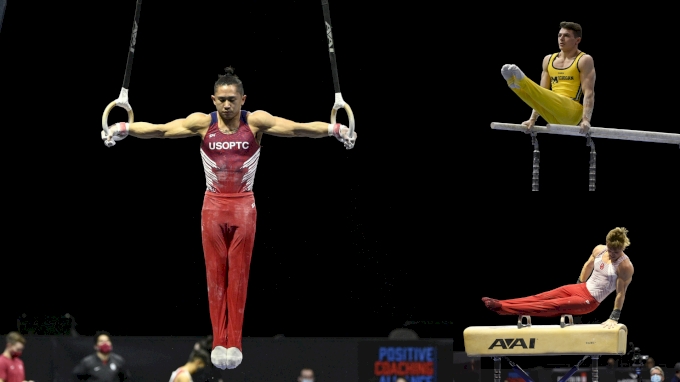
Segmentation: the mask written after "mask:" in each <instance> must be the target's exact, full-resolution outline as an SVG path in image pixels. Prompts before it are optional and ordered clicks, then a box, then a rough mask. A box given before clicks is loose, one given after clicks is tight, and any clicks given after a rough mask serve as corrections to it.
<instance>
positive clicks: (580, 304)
mask: <svg viewBox="0 0 680 382" xmlns="http://www.w3.org/2000/svg"><path fill="white" fill-rule="evenodd" d="M499 302H500V303H501V308H500V309H499V310H497V311H496V313H498V314H501V315H516V316H519V315H528V316H536V317H557V316H561V315H563V314H573V315H584V314H587V313H590V312H592V311H594V310H595V309H596V308H597V307H598V306H599V305H600V303H599V302H597V300H596V299H595V298H594V297H593V296H592V295H591V294H590V292H588V289H587V288H586V284H585V283H581V284H571V285H565V286H562V287H559V288H556V289H553V290H551V291H548V292H543V293H539V294H536V295H533V296H529V297H522V298H513V299H509V300H499Z"/></svg>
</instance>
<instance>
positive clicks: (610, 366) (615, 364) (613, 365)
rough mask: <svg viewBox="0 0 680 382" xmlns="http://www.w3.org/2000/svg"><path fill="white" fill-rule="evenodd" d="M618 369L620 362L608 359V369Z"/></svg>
mask: <svg viewBox="0 0 680 382" xmlns="http://www.w3.org/2000/svg"><path fill="white" fill-rule="evenodd" d="M617 367H618V362H616V360H615V359H614V358H611V357H610V358H609V359H607V369H616V368H617Z"/></svg>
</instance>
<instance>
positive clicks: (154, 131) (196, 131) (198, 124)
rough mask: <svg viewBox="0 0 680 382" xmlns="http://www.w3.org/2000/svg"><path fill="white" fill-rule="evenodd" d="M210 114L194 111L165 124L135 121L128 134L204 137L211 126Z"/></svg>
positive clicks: (144, 136) (145, 136) (147, 136)
mask: <svg viewBox="0 0 680 382" xmlns="http://www.w3.org/2000/svg"><path fill="white" fill-rule="evenodd" d="M210 123H211V118H210V115H209V114H203V113H192V114H190V115H189V116H188V117H186V118H183V119H176V120H174V121H172V122H168V123H165V124H152V123H147V122H134V123H132V124H130V125H129V132H128V134H129V135H131V136H133V137H137V138H185V137H192V136H201V137H203V136H204V135H205V133H206V131H208V127H210Z"/></svg>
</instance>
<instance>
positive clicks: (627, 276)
mask: <svg viewBox="0 0 680 382" xmlns="http://www.w3.org/2000/svg"><path fill="white" fill-rule="evenodd" d="M627 233H628V230H626V229H625V228H623V227H617V228H614V229H612V230H611V231H609V233H608V234H607V237H606V241H605V243H606V244H605V245H597V246H596V247H595V248H594V249H593V251H592V253H591V254H590V257H589V258H588V261H586V263H585V265H584V266H583V268H582V270H581V274H580V276H579V279H578V282H577V283H576V284H570V285H565V286H562V287H559V288H556V289H553V290H551V291H548V292H543V293H539V294H537V295H533V296H528V297H523V298H516V299H509V300H496V299H492V298H488V297H484V298H482V301H483V302H484V305H485V306H486V307H487V308H488V309H490V310H491V311H494V312H496V313H498V314H500V315H518V316H519V320H518V323H517V326H516V327H513V326H498V327H493V326H491V327H469V328H467V329H465V332H464V337H465V350H466V352H467V353H468V356H479V355H489V356H492V357H493V359H494V364H495V365H494V369H495V372H494V378H495V381H496V382H500V379H501V378H500V374H501V369H500V361H501V356H503V358H505V359H506V360H507V361H508V362H509V363H510V365H511V366H512V367H513V369H514V370H515V371H517V372H518V373H519V374H520V375H522V377H523V378H524V379H525V380H526V381H527V382H533V381H532V379H531V378H530V377H529V376H528V375H527V374H526V373H525V372H524V371H523V370H522V369H521V368H520V367H519V366H517V365H516V364H514V363H513V362H512V361H510V360H509V359H508V358H507V356H508V355H569V354H580V355H583V354H586V356H585V357H583V359H582V360H580V361H579V362H578V364H577V365H576V366H574V367H573V368H572V369H571V370H569V372H567V374H566V375H565V376H564V377H562V378H561V379H560V381H559V382H564V381H566V380H567V379H568V378H569V377H570V376H571V375H572V374H574V373H575V372H576V371H577V370H578V367H579V366H580V365H581V363H582V362H583V361H585V360H586V359H587V358H588V357H590V358H591V359H592V361H593V362H592V368H593V382H598V371H597V367H598V365H597V362H598V358H599V356H600V355H601V354H619V355H622V354H625V346H626V345H625V344H626V336H627V328H626V327H625V325H622V324H619V322H618V321H619V317H620V315H621V308H622V307H623V301H624V299H625V295H626V290H627V288H628V286H629V285H630V283H631V281H632V277H633V264H632V263H631V262H630V259H629V258H628V256H627V255H626V254H625V253H623V250H624V249H626V248H627V247H628V246H629V245H630V240H629V239H628V236H627ZM614 290H616V299H615V300H614V310H613V311H612V313H611V315H610V316H609V319H608V320H607V321H605V322H603V323H602V324H601V325H591V324H588V325H573V319H572V316H571V315H572V314H573V315H583V314H587V313H591V312H593V311H594V310H595V309H596V308H597V307H598V306H599V305H600V303H601V302H602V301H603V300H604V299H605V298H606V297H607V296H608V295H610V294H611V293H612V292H614ZM532 315H533V316H537V317H557V316H560V315H561V316H562V318H561V324H560V326H556V325H555V326H552V325H543V326H538V325H536V326H531V316H532ZM525 318H526V320H527V324H526V325H524V324H523V320H524V319H525ZM567 318H568V319H569V321H571V323H568V324H567V323H566V322H565V321H566V319H567Z"/></svg>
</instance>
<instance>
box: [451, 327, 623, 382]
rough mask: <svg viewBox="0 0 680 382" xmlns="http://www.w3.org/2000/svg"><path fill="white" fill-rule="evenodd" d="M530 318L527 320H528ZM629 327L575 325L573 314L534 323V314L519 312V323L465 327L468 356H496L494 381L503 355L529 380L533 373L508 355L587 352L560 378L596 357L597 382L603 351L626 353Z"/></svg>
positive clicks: (566, 376) (612, 353) (496, 380)
mask: <svg viewBox="0 0 680 382" xmlns="http://www.w3.org/2000/svg"><path fill="white" fill-rule="evenodd" d="M525 319H526V323H525ZM627 336H628V328H626V326H625V325H623V324H617V325H616V326H615V327H614V328H612V329H605V328H603V327H602V325H600V324H578V325H574V320H573V317H572V316H571V315H569V314H564V315H562V317H561V319H560V325H534V326H532V325H531V316H519V319H518V320H517V325H516V326H515V325H509V326H470V327H468V328H466V329H465V330H464V331H463V340H464V342H465V352H466V353H467V356H468V357H479V356H490V357H492V358H493V360H494V382H501V357H503V358H505V360H506V361H508V363H509V364H510V366H512V368H513V370H515V371H516V372H517V373H519V374H520V375H521V376H522V378H523V379H524V380H526V381H527V382H534V381H533V380H532V379H531V377H529V375H528V374H527V373H526V372H524V370H522V368H520V367H519V366H518V365H517V364H515V363H514V362H512V361H511V360H510V359H509V358H508V356H513V355H517V356H531V355H535V356H545V355H584V357H583V359H581V360H580V361H579V362H578V363H577V364H576V365H575V366H574V367H572V368H571V369H570V370H569V371H568V372H567V374H566V375H565V376H564V377H562V378H561V379H560V381H559V382H565V381H566V380H567V379H569V377H571V376H572V375H573V374H574V373H575V372H577V371H578V368H579V366H581V363H583V361H585V360H586V359H588V357H590V358H591V359H592V361H593V362H592V368H593V382H598V379H599V375H598V369H597V367H598V365H597V361H598V359H599V358H600V355H625V354H626V338H627Z"/></svg>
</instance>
